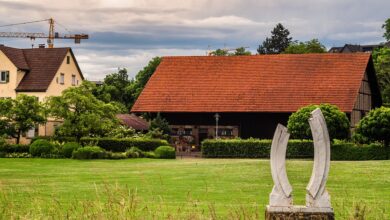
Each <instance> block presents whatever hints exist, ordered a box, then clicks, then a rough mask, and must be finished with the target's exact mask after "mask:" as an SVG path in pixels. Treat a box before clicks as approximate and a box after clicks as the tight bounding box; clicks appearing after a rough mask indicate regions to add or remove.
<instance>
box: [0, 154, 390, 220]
mask: <svg viewBox="0 0 390 220" xmlns="http://www.w3.org/2000/svg"><path fill="white" fill-rule="evenodd" d="M287 166H288V167H287V169H288V175H289V179H290V181H291V184H292V185H293V188H294V192H293V193H294V203H295V204H304V201H305V200H304V197H305V187H306V185H307V183H308V181H309V178H310V175H311V169H312V162H311V161H303V160H289V161H288V162H287ZM272 186H273V183H272V179H271V174H270V168H269V161H268V160H249V159H245V160H244V159H230V160H229V159H218V160H217V159H183V160H181V159H177V160H152V159H129V160H118V161H109V160H95V161H78V160H69V159H68V160H66V159H64V160H62V159H0V217H1V218H2V219H9V218H10V217H11V218H19V217H21V218H27V219H30V218H34V219H36V218H54V219H61V218H71V219H72V218H73V219H80V218H84V219H85V218H94V219H124V218H127V219H131V218H134V219H137V218H139V219H227V218H230V219H238V218H241V219H263V218H264V217H263V216H264V208H265V206H266V205H267V203H268V195H269V193H270V191H271V189H272ZM327 186H328V191H329V193H330V195H331V199H332V205H333V207H334V209H335V215H336V219H350V218H351V217H353V214H354V212H355V210H356V209H360V212H364V215H365V216H366V219H390V161H361V162H336V161H332V162H331V171H330V176H329V180H328V185H327Z"/></svg>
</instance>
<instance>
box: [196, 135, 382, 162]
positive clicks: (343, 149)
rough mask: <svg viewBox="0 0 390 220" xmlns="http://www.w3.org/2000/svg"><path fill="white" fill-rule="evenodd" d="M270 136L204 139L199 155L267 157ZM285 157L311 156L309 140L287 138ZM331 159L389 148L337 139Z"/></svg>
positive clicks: (372, 155) (374, 155)
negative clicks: (358, 144) (265, 137)
mask: <svg viewBox="0 0 390 220" xmlns="http://www.w3.org/2000/svg"><path fill="white" fill-rule="evenodd" d="M271 144H272V140H259V139H231V140H205V141H203V142H202V156H203V157H205V158H269V156H270V150H271ZM286 154H287V158H312V157H313V155H314V147H313V142H312V141H311V140H290V141H289V143H288V147H287V153H286ZM330 154H331V159H332V160H385V159H389V155H390V150H389V149H388V148H384V147H383V146H382V145H380V144H370V145H362V146H357V145H356V144H354V143H349V142H341V141H337V142H335V143H334V144H332V146H331V153H330Z"/></svg>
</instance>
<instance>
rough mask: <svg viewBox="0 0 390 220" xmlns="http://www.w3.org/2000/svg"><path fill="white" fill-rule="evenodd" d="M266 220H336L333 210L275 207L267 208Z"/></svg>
mask: <svg viewBox="0 0 390 220" xmlns="http://www.w3.org/2000/svg"><path fill="white" fill-rule="evenodd" d="M265 219H266V220H334V212H333V209H332V208H313V207H306V206H289V207H287V206H286V207H281V206H280V207H275V206H267V209H266V211H265Z"/></svg>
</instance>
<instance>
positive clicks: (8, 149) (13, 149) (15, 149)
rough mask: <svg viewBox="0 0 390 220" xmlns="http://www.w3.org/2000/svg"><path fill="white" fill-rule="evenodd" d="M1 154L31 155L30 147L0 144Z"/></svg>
mask: <svg viewBox="0 0 390 220" xmlns="http://www.w3.org/2000/svg"><path fill="white" fill-rule="evenodd" d="M0 152H4V153H29V152H30V146H29V145H23V144H4V145H1V144H0Z"/></svg>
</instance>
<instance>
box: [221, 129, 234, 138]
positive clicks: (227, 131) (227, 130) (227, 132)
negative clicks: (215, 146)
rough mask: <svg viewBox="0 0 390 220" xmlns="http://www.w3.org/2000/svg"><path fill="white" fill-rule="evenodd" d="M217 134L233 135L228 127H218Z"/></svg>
mask: <svg viewBox="0 0 390 220" xmlns="http://www.w3.org/2000/svg"><path fill="white" fill-rule="evenodd" d="M218 136H233V129H230V128H221V129H218Z"/></svg>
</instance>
